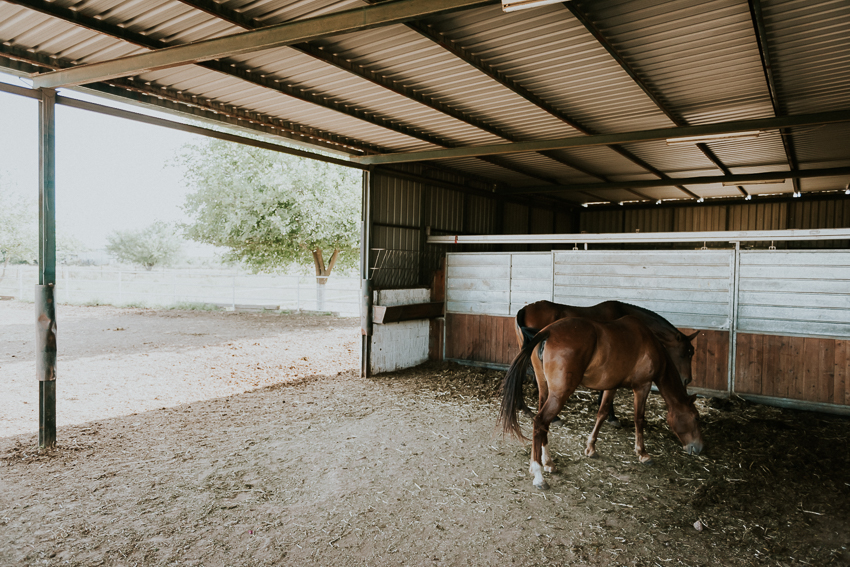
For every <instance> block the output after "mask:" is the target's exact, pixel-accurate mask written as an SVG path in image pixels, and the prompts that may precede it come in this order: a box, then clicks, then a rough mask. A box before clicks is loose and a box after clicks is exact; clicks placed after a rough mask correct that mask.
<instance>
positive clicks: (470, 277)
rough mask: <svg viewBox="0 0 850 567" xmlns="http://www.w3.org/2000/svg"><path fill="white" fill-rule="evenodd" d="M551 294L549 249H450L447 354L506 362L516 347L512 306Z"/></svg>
mask: <svg viewBox="0 0 850 567" xmlns="http://www.w3.org/2000/svg"><path fill="white" fill-rule="evenodd" d="M551 297H552V254H551V252H518V253H511V254H481V253H461V254H448V255H447V256H446V358H448V359H452V360H461V361H473V362H475V363H476V364H482V365H485V366H486V365H495V366H499V367H501V366H503V365H506V364H508V363H510V361H511V360H512V359H513V357H514V356H516V353H517V350H518V347H517V338H516V333H515V330H514V319H513V318H514V316H515V315H516V312H517V311H519V309H520V308H521V307H523V306H524V305H526V304H528V303H532V302H534V301H538V300H541V299H551Z"/></svg>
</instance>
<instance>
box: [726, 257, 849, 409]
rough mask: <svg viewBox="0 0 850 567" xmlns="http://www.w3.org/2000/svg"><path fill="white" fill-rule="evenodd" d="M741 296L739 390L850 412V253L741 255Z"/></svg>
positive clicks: (753, 395)
mask: <svg viewBox="0 0 850 567" xmlns="http://www.w3.org/2000/svg"><path fill="white" fill-rule="evenodd" d="M738 295H739V299H738V318H737V329H736V331H737V337H736V341H735V343H736V344H735V346H736V349H735V350H736V356H735V363H736V364H735V383H734V391H735V392H736V393H738V394H741V395H745V396H746V397H750V398H753V399H755V400H758V401H764V402H767V403H774V404H778V405H788V406H796V407H805V408H810V409H821V410H825V411H839V412H843V413H847V412H848V411H850V407H848V406H850V384H848V381H847V375H848V373H850V252H846V251H834V252H832V251H817V252H814V251H811V252H804V251H744V252H741V259H740V269H739V291H738ZM842 408H843V409H842ZM845 410H847V411H845Z"/></svg>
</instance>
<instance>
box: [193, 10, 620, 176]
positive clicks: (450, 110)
mask: <svg viewBox="0 0 850 567" xmlns="http://www.w3.org/2000/svg"><path fill="white" fill-rule="evenodd" d="M180 2H182V3H183V4H186V5H187V6H191V7H192V8H195V9H197V10H201V11H203V12H206V13H207V14H210V15H211V16H215V17H216V18H219V19H221V20H224V21H226V22H229V23H231V24H233V25H236V26H239V27H241V28H243V29H246V30H252V29H256V28H258V27H259V24H258V23H257V22H256V20H254V19H253V18H249V17H247V16H245V15H243V14H241V13H239V12H237V11H236V10H232V9H230V8H228V7H226V6H224V5H222V4H218V3H217V2H214V1H213V0H180ZM289 47H290V48H292V49H294V50H296V51H298V52H300V53H303V54H305V55H308V56H310V57H313V58H314V59H317V60H319V61H322V62H324V63H327V64H328V65H332V66H334V67H336V68H337V69H340V70H342V71H346V72H348V73H350V74H352V75H355V76H357V77H360V78H361V79H365V80H367V81H369V82H371V83H373V84H375V85H378V86H379V87H382V88H384V89H386V90H388V91H390V92H393V93H395V94H398V95H400V96H403V97H405V98H407V99H410V100H413V101H415V102H418V103H419V104H422V105H423V106H426V107H428V108H430V109H432V110H436V111H437V112H441V113H442V114H445V115H447V116H450V117H451V118H454V119H455V120H459V121H461V122H463V123H465V124H468V125H470V126H473V127H475V128H478V129H480V130H483V131H485V132H487V133H489V134H493V135H494V136H498V137H500V138H503V139H505V140H508V141H511V142H519V141H522V138H520V137H517V136H515V135H513V134H511V133H509V132H507V131H505V130H504V129H502V128H499V127H498V126H495V125H493V124H490V123H488V122H486V121H484V120H481V119H479V118H475V117H472V116H470V115H468V114H466V113H464V112H462V111H460V110H458V109H456V108H454V107H452V106H450V105H447V104H445V103H443V102H441V101H439V100H438V99H436V98H435V97H432V96H428V95H426V94H424V93H421V92H418V91H416V90H415V89H413V88H410V87H407V86H405V85H403V84H402V83H401V82H400V81H395V80H392V79H390V78H388V77H385V76H384V75H381V74H379V73H376V72H374V71H372V70H370V69H367V68H366V67H364V66H362V65H358V64H356V63H352V62H351V61H349V60H348V59H344V58H342V57H340V56H338V55H335V54H333V53H331V52H330V51H328V50H326V49H322V48H321V47H318V46H315V45H312V44H310V43H306V42H305V43H297V44H293V45H290V46H289ZM540 153H541V154H542V155H544V156H546V157H547V158H549V159H551V160H554V161H556V162H558V163H561V164H563V165H566V166H567V167H570V168H572V169H574V170H576V171H578V172H580V173H583V174H585V175H587V176H590V177H594V178H596V179H599V180H601V181H608V179H607V178H606V177H605V176H603V175H599V174H598V173H595V172H592V171H590V170H588V169H586V168H583V167H581V166H579V165H576V164H575V163H573V162H572V161H570V160H566V159H564V158H562V157H561V156H558V155H556V154H555V152H540ZM496 165H499V166H504V164H503V163H497V164H496Z"/></svg>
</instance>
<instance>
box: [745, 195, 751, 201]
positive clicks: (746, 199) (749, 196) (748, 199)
mask: <svg viewBox="0 0 850 567" xmlns="http://www.w3.org/2000/svg"><path fill="white" fill-rule="evenodd" d="M744 200H745V201H752V200H753V196H752V195H747V196H746V197H744Z"/></svg>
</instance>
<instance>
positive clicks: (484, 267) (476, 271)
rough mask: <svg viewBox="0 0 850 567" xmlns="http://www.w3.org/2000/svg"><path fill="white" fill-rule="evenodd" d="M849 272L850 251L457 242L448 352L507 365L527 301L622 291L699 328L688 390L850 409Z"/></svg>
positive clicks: (589, 300) (575, 299) (451, 264)
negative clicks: (531, 247)
mask: <svg viewBox="0 0 850 567" xmlns="http://www.w3.org/2000/svg"><path fill="white" fill-rule="evenodd" d="M848 282H850V252H846V251H831V250H830V251H817V252H816V251H803V250H797V251H788V250H737V249H733V250H692V251H681V250H678V251H628V252H625V251H584V250H578V251H554V252H552V253H549V254H546V253H538V254H533V253H507V254H464V253H454V254H449V256H448V258H447V268H446V357H447V358H449V359H453V360H457V361H462V362H466V363H473V364H480V365H484V366H493V367H504V365H506V364H508V363H509V362H510V361H511V359H512V358H513V356H514V355H515V354H516V352H517V350H518V347H517V338H516V334H515V330H514V323H513V317H514V316H515V315H516V312H517V311H518V310H519V309H520V308H521V307H522V306H523V305H525V304H527V303H529V302H531V301H536V300H541V299H548V300H551V301H555V302H557V303H567V304H571V305H579V306H587V305H593V304H596V303H599V302H601V301H605V300H608V299H619V300H622V301H626V302H628V303H633V304H636V305H640V306H642V307H646V308H648V309H652V310H653V311H656V312H658V313H659V314H661V315H662V316H664V317H665V318H666V319H668V320H669V321H670V322H671V323H673V324H674V325H676V326H677V327H679V328H680V329H681V330H682V331H683V332H686V333H690V332H692V331H693V330H698V331H699V334H698V336H697V338H696V339H695V341H694V346H695V349H696V355H695V358H694V362H693V370H694V381H693V383H692V384H691V386H690V388H691V389H692V390H695V391H697V392H702V393H705V394H711V395H728V394H730V393H734V394H737V395H741V396H743V397H748V398H752V399H754V400H757V401H761V402H765V403H774V404H778V405H787V406H796V407H806V408H813V409H820V410H823V411H830V412H834V413H850V383H848V380H847V375H848V373H849V372H850V346H849V345H850V285H848ZM733 370H734V371H733Z"/></svg>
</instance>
